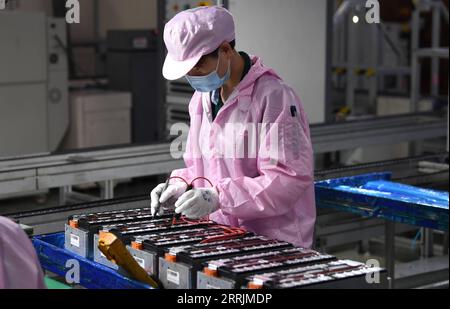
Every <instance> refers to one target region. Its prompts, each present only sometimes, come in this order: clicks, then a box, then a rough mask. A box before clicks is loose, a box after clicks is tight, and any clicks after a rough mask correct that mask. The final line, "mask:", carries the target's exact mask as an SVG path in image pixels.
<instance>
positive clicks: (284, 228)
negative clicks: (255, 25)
mask: <svg viewBox="0 0 450 309" xmlns="http://www.w3.org/2000/svg"><path fill="white" fill-rule="evenodd" d="M268 39H269V38H268ZM164 41H165V44H166V47H167V49H168V55H167V58H166V60H165V63H164V67H163V75H164V77H165V78H166V79H168V80H177V79H180V78H182V77H185V78H186V79H187V81H188V82H189V83H190V84H191V86H192V87H193V88H194V90H196V92H195V94H194V96H193V97H192V100H191V102H190V105H189V114H190V118H191V125H190V130H189V135H188V139H187V145H186V151H185V154H184V161H185V164H186V168H184V169H180V170H176V171H174V172H173V173H172V175H171V176H172V177H174V176H178V177H182V178H183V179H185V180H186V181H187V182H188V183H190V182H192V181H193V180H194V179H195V178H197V177H206V178H207V179H209V180H210V181H211V182H212V183H213V185H214V187H213V188H211V187H210V185H209V183H208V182H207V181H205V180H203V179H202V180H198V181H195V183H194V184H193V185H194V189H193V190H190V191H188V192H186V188H187V185H186V183H184V182H183V181H178V180H172V181H171V183H170V185H169V186H168V187H167V188H166V190H164V189H165V184H160V185H158V186H157V187H156V188H155V189H154V190H153V191H152V192H151V204H152V209H153V211H154V212H156V209H157V208H158V207H157V205H158V202H160V203H165V202H167V201H169V199H177V202H176V203H175V207H176V208H175V212H176V213H179V214H182V215H184V216H186V217H188V218H191V219H199V218H204V217H206V216H208V215H209V218H210V219H211V220H213V221H215V222H217V223H220V224H226V225H229V226H234V227H241V228H244V229H246V230H248V231H251V232H254V233H256V234H258V235H263V236H267V237H269V238H273V239H279V240H284V241H288V242H290V243H293V244H295V245H297V246H301V247H306V248H309V247H311V246H312V242H313V232H314V224H315V220H316V206H315V196H314V157H313V151H312V145H311V139H310V131H309V123H308V119H307V116H306V114H305V111H304V108H303V106H302V103H301V102H300V99H299V98H298V96H297V95H296V94H295V92H294V91H293V90H292V89H291V88H290V87H289V86H288V85H286V84H285V83H284V82H283V80H282V79H281V78H280V77H279V76H278V75H277V73H275V72H274V71H273V70H272V69H269V68H267V67H265V66H264V65H263V63H262V60H261V59H260V58H259V57H256V56H249V55H248V54H246V53H244V52H237V51H236V50H235V27H234V20H233V16H232V15H231V14H230V12H228V11H227V10H226V9H224V8H221V7H201V8H196V9H192V10H188V11H184V12H181V13H179V14H178V15H176V16H175V17H174V18H173V19H172V20H170V21H169V22H168V23H167V24H166V26H165V30H164ZM230 127H231V128H233V130H232V131H230V130H228V131H227V128H230ZM249 128H250V129H249ZM251 128H254V129H253V130H252V129H251ZM229 132H232V133H231V134H230V133H229ZM264 132H265V134H263V133H264ZM274 135H275V137H274ZM249 145H253V148H252V147H248V146H249ZM230 147H231V149H232V150H233V152H231V154H232V155H230V151H229V149H230ZM246 147H247V148H246ZM223 149H226V150H225V151H223ZM242 149H244V151H242ZM245 149H247V150H245ZM242 154H243V155H242ZM161 213H162V211H161V212H160V213H158V214H156V215H160V214H161Z"/></svg>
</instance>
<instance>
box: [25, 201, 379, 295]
mask: <svg viewBox="0 0 450 309" xmlns="http://www.w3.org/2000/svg"><path fill="white" fill-rule="evenodd" d="M138 201H139V199H135V201H134V202H138ZM129 202H130V201H129V200H128V201H125V200H122V201H111V203H116V204H120V206H122V207H126V206H127V203H129ZM140 202H144V203H145V202H148V201H147V200H146V199H141V200H140ZM110 237H114V239H117V241H119V242H120V244H123V246H126V248H127V250H122V251H120V250H119V249H116V251H115V252H111V251H112V249H111V248H112V247H108V248H107V249H105V247H107V246H105V242H107V241H108V238H110ZM56 238H58V239H59V244H58V241H55V239H56ZM33 242H34V244H35V247H36V249H37V252H38V256H39V257H40V260H41V263H42V265H43V268H44V269H46V270H48V271H55V272H56V273H58V272H59V274H60V275H61V276H64V272H62V273H61V269H64V265H62V264H64V263H65V262H66V260H68V259H71V260H78V261H79V262H80V263H85V264H83V265H88V267H89V268H92V269H95V272H92V274H91V273H90V272H88V271H85V273H84V276H81V277H80V279H81V282H80V284H81V285H82V286H85V287H93V286H94V287H103V288H105V287H117V285H121V284H123V283H117V282H118V281H121V280H122V281H125V282H127V283H128V284H131V285H132V284H135V286H134V287H146V286H145V285H140V283H137V282H134V283H133V281H130V278H129V277H134V278H136V277H135V276H132V275H130V271H128V272H126V271H125V269H132V268H133V267H132V266H130V264H133V263H136V265H139V269H140V270H141V271H142V270H145V272H146V275H148V276H149V277H150V278H152V280H150V281H148V282H153V283H154V284H150V286H153V287H162V288H168V289H241V288H242V289H288V288H289V289H290V288H386V287H387V286H388V278H387V273H386V271H385V270H384V269H382V268H379V267H377V266H374V265H365V264H362V263H359V262H354V261H350V260H338V259H337V258H336V257H334V256H332V255H328V254H321V253H319V252H317V251H314V250H311V249H305V248H299V247H295V246H293V245H292V244H290V243H287V242H284V241H279V240H274V239H269V238H266V237H264V236H259V235H255V234H253V233H251V232H248V231H245V230H243V229H240V228H233V227H229V226H223V225H219V224H216V223H214V222H212V221H209V220H188V219H186V218H183V217H182V218H176V217H175V216H174V215H172V214H167V215H164V216H162V217H157V218H153V217H152V215H151V210H150V209H149V208H138V209H128V210H118V211H109V212H101V213H92V214H84V215H73V216H69V218H68V219H67V222H66V224H65V232H64V233H59V234H53V235H46V236H38V237H35V238H34V241H33ZM127 255H131V256H132V257H133V258H134V259H133V261H130V260H128V262H126V263H125V262H121V261H126V260H127V258H126V256H127ZM107 256H108V258H107ZM111 256H114V259H112V258H111ZM111 260H113V261H111ZM61 263H62V264H61ZM61 265H62V267H60V266H61ZM132 272H134V273H136V271H132ZM113 275H114V276H116V281H115V282H116V283H115V284H116V285H115V286H110V285H108V283H110V282H112V281H111V279H110V278H109V279H108V276H113ZM93 276H95V277H93ZM94 278H95V280H94ZM94 281H95V283H93V282H94Z"/></svg>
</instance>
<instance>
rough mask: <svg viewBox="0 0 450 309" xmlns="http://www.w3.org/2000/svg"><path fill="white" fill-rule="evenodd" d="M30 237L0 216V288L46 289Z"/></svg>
mask: <svg viewBox="0 0 450 309" xmlns="http://www.w3.org/2000/svg"><path fill="white" fill-rule="evenodd" d="M46 288H47V287H46V286H45V283H44V275H43V272H42V269H41V266H40V264H39V261H38V258H37V255H36V252H35V251H34V248H33V245H32V244H31V242H30V239H29V238H28V236H27V235H26V234H25V232H24V231H22V229H21V228H20V227H19V226H18V225H17V224H15V223H14V222H12V221H10V220H9V219H6V218H4V217H0V289H46Z"/></svg>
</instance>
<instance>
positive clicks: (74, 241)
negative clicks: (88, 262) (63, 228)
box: [70, 234, 80, 248]
mask: <svg viewBox="0 0 450 309" xmlns="http://www.w3.org/2000/svg"><path fill="white" fill-rule="evenodd" d="M70 244H71V245H72V246H74V247H77V248H80V236H77V235H74V234H70Z"/></svg>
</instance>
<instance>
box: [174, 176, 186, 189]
mask: <svg viewBox="0 0 450 309" xmlns="http://www.w3.org/2000/svg"><path fill="white" fill-rule="evenodd" d="M172 179H179V180H181V181H183V182H184V183H185V184H186V185H187V186H188V187H189V183H188V182H187V181H186V179H184V178H182V177H178V176H173V177H170V178H169V181H170V180H172Z"/></svg>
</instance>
